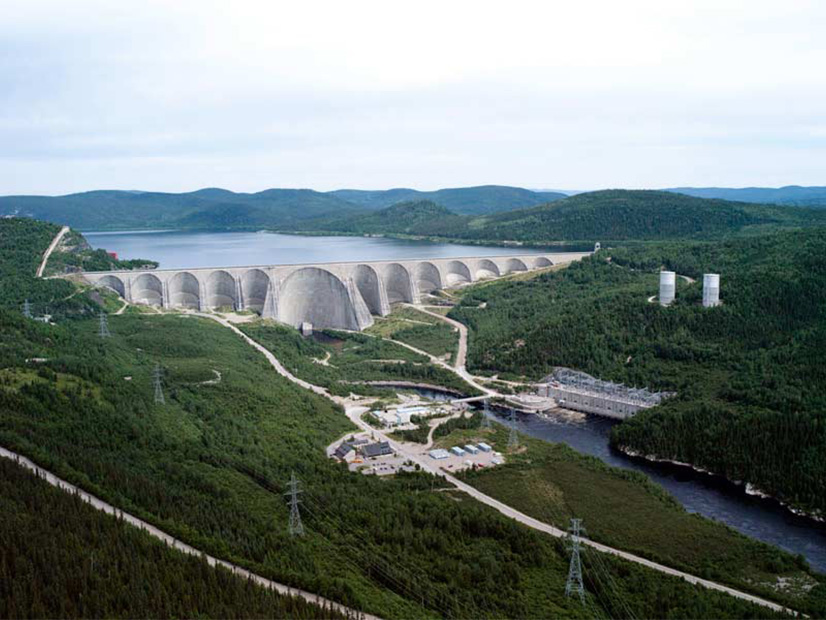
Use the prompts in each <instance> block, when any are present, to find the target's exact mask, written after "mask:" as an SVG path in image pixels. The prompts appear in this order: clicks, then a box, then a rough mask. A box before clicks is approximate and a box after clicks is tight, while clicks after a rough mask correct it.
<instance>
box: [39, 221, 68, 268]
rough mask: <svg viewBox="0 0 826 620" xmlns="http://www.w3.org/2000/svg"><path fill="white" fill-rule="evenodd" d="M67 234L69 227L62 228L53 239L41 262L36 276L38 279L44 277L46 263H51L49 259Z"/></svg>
mask: <svg viewBox="0 0 826 620" xmlns="http://www.w3.org/2000/svg"><path fill="white" fill-rule="evenodd" d="M67 232H69V227H68V226H64V227H63V228H61V229H60V232H59V233H57V234H56V235H55V237H54V239H52V242H51V243H50V244H49V247H48V248H46V251H45V252H43V260H41V261H40V266H39V267H38V268H37V274H36V275H37V277H38V278H42V277H43V271H44V270H45V269H46V263H48V262H49V257H50V256H51V255H52V252H54V249H55V248H56V247H57V244H58V243H60V240H61V239H63V236H64V235H65V234H66V233H67Z"/></svg>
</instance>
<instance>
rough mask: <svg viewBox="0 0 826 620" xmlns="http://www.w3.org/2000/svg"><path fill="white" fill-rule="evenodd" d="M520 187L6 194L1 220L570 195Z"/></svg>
mask: <svg viewBox="0 0 826 620" xmlns="http://www.w3.org/2000/svg"><path fill="white" fill-rule="evenodd" d="M564 197H565V196H564V194H557V193H547V192H545V193H542V192H532V191H530V190H527V189H523V188H520V187H507V186H500V185H485V186H479V187H461V188H451V189H442V190H436V191H432V192H421V191H418V190H415V189H406V188H398V189H390V190H380V191H368V190H335V191H332V192H318V191H315V190H311V189H268V190H264V191H262V192H257V193H241V192H232V191H230V190H226V189H221V188H215V187H212V188H204V189H199V190H196V191H193V192H184V193H179V194H174V193H165V192H144V191H138V190H129V191H120V190H96V191H90V192H83V193H78V194H69V195H66V196H3V197H0V217H2V216H10V215H18V216H25V217H33V218H36V219H41V220H46V221H50V222H55V223H59V224H68V225H70V226H72V227H74V228H77V229H80V230H116V229H126V228H213V229H225V228H236V229H237V228H253V227H268V228H282V229H291V228H295V227H297V226H299V225H300V222H302V221H305V220H310V219H313V218H323V217H327V216H341V215H346V214H355V213H368V212H372V211H377V210H380V209H383V208H386V207H388V206H392V205H394V204H397V203H399V202H407V201H418V200H433V201H435V202H437V203H438V204H440V205H442V206H444V207H446V208H447V209H450V210H451V211H454V212H456V213H459V214H463V215H481V214H487V213H493V212H501V211H508V210H511V209H520V208H525V207H529V206H536V205H539V204H544V203H547V202H550V201H552V200H558V199H561V198H564Z"/></svg>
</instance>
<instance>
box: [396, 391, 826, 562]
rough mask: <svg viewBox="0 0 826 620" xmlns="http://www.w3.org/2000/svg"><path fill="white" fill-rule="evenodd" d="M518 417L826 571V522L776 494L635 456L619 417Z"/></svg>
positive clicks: (532, 429)
mask: <svg viewBox="0 0 826 620" xmlns="http://www.w3.org/2000/svg"><path fill="white" fill-rule="evenodd" d="M404 389H406V390H410V388H404ZM413 391H415V392H417V393H419V394H420V395H422V396H424V397H425V398H431V399H433V400H451V399H452V398H454V396H453V395H452V394H448V393H446V392H442V391H440V390H432V389H415V390H413ZM488 415H489V416H491V417H492V418H493V419H496V420H498V421H499V422H501V423H502V424H508V423H509V422H508V420H507V417H508V416H509V415H510V413H505V412H502V411H499V412H495V413H494V411H488ZM515 419H516V428H517V430H518V431H519V432H521V433H525V434H526V435H529V436H531V437H535V438H537V439H542V440H544V441H549V442H555V443H564V444H567V445H569V446H570V447H572V448H573V449H574V450H576V451H577V452H580V453H582V454H589V455H591V456H595V457H597V458H598V459H600V460H602V461H604V462H605V463H608V464H609V465H613V466H614V467H621V468H623V469H632V470H634V471H639V472H642V473H644V474H646V475H647V476H648V477H649V478H651V479H652V480H653V481H654V482H656V483H657V484H659V485H660V486H662V487H663V488H665V489H666V490H667V491H668V492H669V493H671V495H673V496H674V497H675V498H676V499H677V501H679V502H680V503H681V504H682V505H683V507H684V508H685V509H686V510H687V511H688V512H693V513H697V514H700V515H702V516H704V517H707V518H709V519H714V520H716V521H720V522H722V523H725V524H726V525H728V526H730V527H732V528H734V529H735V530H737V531H739V532H741V533H743V534H745V535H747V536H750V537H752V538H756V539H757V540H762V541H763V542H766V543H769V544H771V545H775V546H777V547H780V548H781V549H785V550H786V551H788V552H790V553H794V554H798V553H799V554H800V555H802V556H804V557H805V558H806V560H808V562H809V564H810V565H811V566H812V568H814V569H815V570H816V571H818V572H821V573H826V525H824V524H821V523H817V522H816V521H813V520H812V519H807V518H805V517H799V516H797V515H795V514H793V513H792V512H790V511H789V510H788V509H786V508H784V507H783V506H781V505H780V504H779V503H778V502H776V501H774V500H772V499H768V498H762V497H757V496H754V495H748V494H747V493H746V492H745V491H744V489H743V487H742V486H739V485H736V484H734V483H732V482H729V481H728V480H726V479H725V478H722V477H720V476H714V475H710V474H705V473H702V472H698V471H694V470H693V469H691V468H689V467H685V466H680V465H669V464H667V463H652V462H650V461H646V460H644V459H635V458H631V457H628V456H626V455H624V454H622V453H620V452H617V451H616V450H613V449H612V448H611V447H610V445H609V442H608V439H609V436H610V433H611V428H612V427H613V426H614V425H616V424H619V421H617V420H611V419H608V418H603V417H600V416H596V415H590V414H585V413H575V412H571V413H566V414H553V415H547V416H543V415H534V414H528V413H517V414H516V416H515Z"/></svg>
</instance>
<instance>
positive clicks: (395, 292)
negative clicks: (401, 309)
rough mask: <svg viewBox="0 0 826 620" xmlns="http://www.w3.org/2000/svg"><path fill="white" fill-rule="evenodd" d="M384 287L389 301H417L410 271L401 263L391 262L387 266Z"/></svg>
mask: <svg viewBox="0 0 826 620" xmlns="http://www.w3.org/2000/svg"><path fill="white" fill-rule="evenodd" d="M384 288H385V291H387V302H388V303H391V304H393V303H399V302H407V303H411V304H412V303H415V302H416V295H415V294H414V292H413V282H412V280H411V278H410V272H409V271H407V269H405V268H404V267H403V266H402V265H400V264H399V263H390V264H389V265H387V266H386V267H385V269H384Z"/></svg>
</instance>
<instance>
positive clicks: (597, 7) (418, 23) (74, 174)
mask: <svg viewBox="0 0 826 620" xmlns="http://www.w3.org/2000/svg"><path fill="white" fill-rule="evenodd" d="M824 31H826V8H824V7H823V5H822V4H819V3H816V2H795V1H792V2H779V1H776V2H775V1H772V2H766V1H760V0H757V1H752V2H747V1H737V2H735V1H733V0H728V1H715V2H711V1H705V0H698V1H692V2H683V1H670V2H662V1H658V2H643V1H628V2H594V1H586V2H576V3H573V2H547V1H545V2H542V1H533V2H525V1H511V2H508V3H502V2H495V3H494V2H478V1H477V2H467V1H464V0H452V1H451V2H444V1H442V2H430V1H424V2H421V1H420V2H417V3H406V4H404V3H389V2H360V1H351V2H302V3H287V2H244V1H241V2H238V1H234V2H231V1H225V2H208V1H205V0H198V1H192V2H181V1H178V2H171V3H170V2H165V1H161V0H151V1H141V2H138V1H137V0H135V1H133V0H121V1H119V2H108V1H102V0H101V1H91V0H78V1H75V2H72V3H66V2H64V1H62V0H56V1H43V0H6V2H4V6H3V13H2V15H0V83H2V84H4V88H3V89H0V194H7V193H14V192H33V193H58V192H68V191H77V190H82V189H91V188H96V187H104V186H105V187H125V188H146V189H159V190H172V191H179V190H186V189H193V188H196V187H202V186H208V185H223V186H226V187H229V188H231V189H238V190H256V189H263V188H266V187H272V186H311V187H316V188H318V189H331V188H334V187H343V186H348V187H387V186H398V185H405V186H416V187H422V188H432V187H438V186H447V185H449V186H456V185H462V184H471V183H507V184H516V185H526V186H533V187H536V186H558V187H576V188H597V187H605V186H628V187H631V186H635V187H643V186H645V187H662V186H668V185H678V184H679V185H686V184H694V185H710V184H718V185H750V184H770V183H771V184H785V183H802V184H826V178H824V177H823V176H822V175H823V172H822V171H823V170H824V169H826V165H824V164H826V137H824V134H823V130H822V127H823V110H824V109H826V106H824V103H826V72H824V71H822V67H824V66H826V41H824V38H823V37H822V36H821V33H822V32H824Z"/></svg>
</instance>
